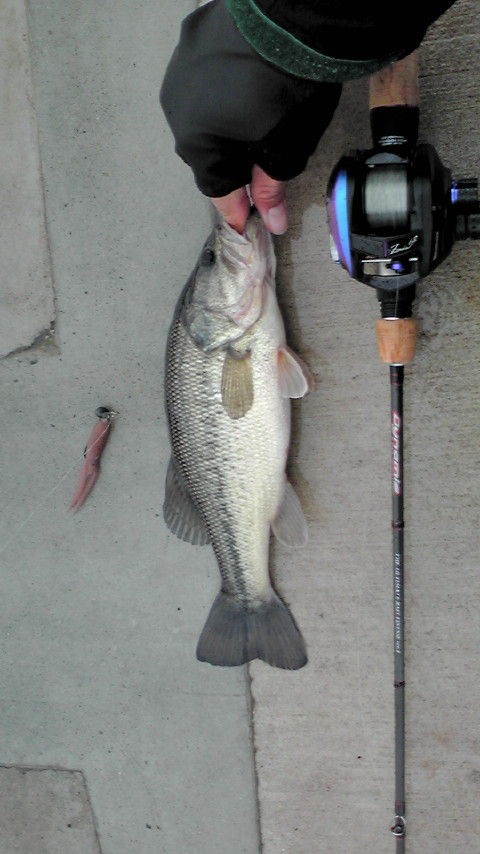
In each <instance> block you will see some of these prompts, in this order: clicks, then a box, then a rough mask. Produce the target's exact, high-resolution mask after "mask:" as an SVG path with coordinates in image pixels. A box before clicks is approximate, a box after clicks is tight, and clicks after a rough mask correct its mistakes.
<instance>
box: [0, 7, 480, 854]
mask: <svg viewBox="0 0 480 854" xmlns="http://www.w3.org/2000/svg"><path fill="white" fill-rule="evenodd" d="M9 3H10V4H13V6H15V8H16V13H15V15H14V16H11V17H10V18H8V20H10V21H13V20H14V21H15V22H16V23H17V24H18V21H19V20H20V19H21V14H22V10H21V7H22V3H21V2H20V0H18V2H17V3H14V0H9ZM13 6H12V8H13ZM193 6H194V3H193V0H188V2H187V0H176V2H173V0H164V2H162V3H161V4H159V3H158V2H153V0H143V2H141V3H127V2H120V3H118V2H116V3H113V2H111V0H107V2H105V3H103V4H98V3H96V2H94V0H84V2H83V3H81V4H78V3H74V2H73V0H46V2H43V3H41V4H36V3H35V4H34V3H32V4H30V6H29V18H28V23H29V34H30V62H31V67H32V72H33V86H34V88H33V98H32V99H31V100H30V103H33V104H34V107H35V109H34V110H33V111H31V112H30V114H29V116H30V118H29V121H30V123H31V122H32V121H36V123H37V125H38V129H39V140H40V154H41V170H42V173H43V192H42V193H41V196H42V197H43V196H44V198H45V202H46V222H47V230H48V243H47V241H46V232H45V233H43V237H42V233H41V231H40V232H38V231H37V234H38V233H40V238H41V239H40V243H39V244H38V242H37V244H36V245H37V248H38V245H40V248H41V251H45V247H48V248H49V251H50V254H49V259H48V269H49V270H50V269H51V271H53V281H54V283H55V297H56V302H55V307H56V318H55V336H54V337H53V338H52V337H48V336H47V337H46V338H45V339H44V340H42V341H41V342H40V343H38V344H37V345H36V346H35V347H33V348H31V349H27V350H25V351H23V352H16V353H14V354H13V355H11V356H10V357H8V358H4V359H3V360H2V361H0V376H1V383H2V392H1V393H2V402H3V405H2V407H1V411H0V423H1V431H2V449H3V461H2V473H3V483H4V488H3V494H2V499H1V503H2V511H3V512H2V518H1V523H0V525H1V528H0V566H1V571H0V596H1V601H2V613H1V623H2V628H1V632H2V639H3V643H2V647H1V652H0V744H1V751H0V828H1V829H2V832H1V834H0V854H17V851H18V852H22V854H43V852H44V851H45V854H57V852H59V854H60V852H61V854H70V852H71V854H73V852H76V851H77V850H78V852H79V854H93V852H95V854H98V850H99V847H100V850H101V852H102V854H130V852H133V851H135V852H139V854H154V852H155V854H158V852H161V854H177V852H179V851H182V852H183V851H185V852H199V854H243V852H245V854H253V853H254V852H258V851H260V850H263V851H264V852H266V854H280V852H287V854H354V852H357V851H368V852H369V854H385V852H388V851H390V850H393V841H392V840H391V839H390V838H389V834H388V830H387V828H388V826H389V823H390V821H391V818H392V802H393V762H392V727H393V721H392V717H393V715H392V702H393V698H392V693H393V689H392V687H391V683H392V667H391V664H392V662H391V658H392V649H391V647H392V643H391V634H392V628H391V577H390V576H391V572H390V534H389V525H390V521H389V518H390V509H389V475H388V453H389V449H388V370H387V369H386V368H385V367H384V366H382V365H381V364H380V363H379V361H378V357H377V353H376V345H375V341H374V334H373V325H374V320H375V318H376V316H377V306H376V300H375V296H374V294H373V293H372V294H370V292H367V289H366V288H362V287H361V286H360V285H356V284H354V283H352V282H349V281H348V280H347V279H346V278H345V276H344V275H342V273H341V271H339V270H337V269H335V268H334V267H333V266H332V264H331V262H330V259H329V253H328V240H327V232H326V224H325V214H324V188H325V184H326V179H327V177H328V174H329V172H330V169H331V167H332V166H333V164H334V162H335V161H336V159H337V157H338V156H339V155H340V154H341V153H343V152H344V151H346V150H348V149H349V148H351V147H355V146H361V145H364V144H367V142H368V127H367V116H366V109H365V108H366V84H365V81H360V82H358V83H356V84H353V85H349V86H347V87H345V92H344V95H343V97H342V102H341V105H340V108H339V110H338V112H337V115H336V117H335V119H334V122H333V124H332V126H331V128H330V129H329V131H328V132H327V135H326V136H325V138H324V140H323V141H322V143H321V145H320V147H319V150H318V152H317V155H316V157H315V158H314V159H313V162H312V163H311V165H310V167H309V170H308V173H307V174H306V175H305V176H302V177H301V178H299V179H297V180H296V181H295V182H292V186H291V191H290V207H291V227H290V229H289V232H288V234H287V235H286V236H285V237H284V238H281V239H279V240H278V241H277V249H278V257H279V292H280V299H281V303H282V306H283V308H284V313H285V316H286V318H287V323H288V326H289V337H290V343H291V344H292V345H293V346H294V347H296V349H297V350H298V351H299V352H300V353H301V354H302V355H303V356H304V358H305V359H306V361H308V363H309V364H310V366H311V368H312V370H313V371H314V372H315V374H316V376H317V378H318V386H317V390H316V391H315V392H314V393H313V394H311V395H310V396H309V397H308V398H307V399H306V400H305V401H303V402H301V403H300V404H298V405H297V406H296V407H295V429H294V441H293V462H292V479H293V481H294V482H295V484H296V486H297V489H298V491H299V494H300V495H301V497H302V500H303V503H304V506H305V509H306V513H307V516H308V519H309V523H310V533H311V538H310V543H309V546H308V547H307V549H306V550H304V551H303V552H302V553H298V554H296V553H294V554H292V553H291V552H287V550H284V549H282V548H280V547H278V546H277V545H276V546H275V547H274V551H273V561H274V567H275V575H276V578H277V582H278V587H279V588H280V590H281V592H282V593H283V594H284V595H285V597H286V599H287V600H288V601H289V602H290V603H291V604H292V608H293V610H294V613H295V615H296V617H297V619H298V622H299V623H300V625H301V627H302V629H303V631H304V633H305V636H306V638H307V642H308V646H309V655H310V663H309V665H308V667H307V668H305V669H304V670H302V671H299V672H298V673H283V672H279V671H276V670H273V669H271V668H268V667H267V666H266V665H263V664H261V663H255V664H254V665H252V666H251V667H250V670H249V673H248V672H246V671H245V670H244V669H238V670H237V669H233V670H228V669H227V670H224V669H215V668H211V667H209V666H208V665H200V664H199V663H198V662H197V661H196V659H195V656H194V650H195V644H196V640H197V637H198V634H199V631H200V629H201V627H202V625H203V622H204V619H205V615H206V613H207V611H208V608H209V606H210V603H211V601H212V599H213V596H214V594H215V591H216V589H217V583H218V582H217V570H216V568H215V566H214V562H213V558H212V554H211V552H210V550H209V549H193V548H192V547H190V546H188V545H186V544H182V543H180V542H179V541H177V540H176V539H175V538H174V537H172V536H171V535H170V534H169V533H168V532H167V531H166V530H165V527H164V525H163V521H162V518H161V510H160V508H161V501H162V494H163V478H164V474H165V470H166V466H167V462H168V456H169V451H168V443H167V434H166V425H165V421H164V417H163V402H162V401H163V392H162V385H163V351H164V345H165V335H166V330H167V328H168V325H169V322H170V317H171V314H172V310H173V306H174V304H175V301H176V298H177V295H178V292H179V289H180V287H181V286H182V284H183V282H184V281H185V279H186V277H187V275H188V273H189V272H190V269H191V266H192V264H193V261H194V259H195V257H196V254H197V251H198V248H199V246H200V245H201V243H202V242H203V239H204V237H205V235H206V233H207V231H208V227H209V216H208V211H207V207H206V205H205V203H204V201H203V199H202V198H201V197H200V196H199V194H198V193H196V192H195V190H194V188H193V185H192V182H191V179H190V176H189V174H188V170H187V169H186V168H185V167H184V166H183V165H182V164H181V162H180V161H179V160H178V158H176V157H175V155H174V154H173V150H172V141H171V138H170V133H169V131H168V128H167V127H166V125H165V123H164V121H163V118H162V116H161V113H160V110H159V108H158V88H159V82H160V80H161V78H162V74H163V70H164V67H165V63H166V61H167V59H168V56H169V54H170V52H171V48H172V45H173V44H174V42H175V40H176V38H177V33H178V25H179V22H180V20H181V18H182V17H183V16H184V15H185V14H187V12H189V11H190V10H191V8H193ZM478 24H479V15H478V4H476V3H475V0H460V2H459V3H458V4H457V5H456V6H455V7H454V9H452V10H451V11H450V12H449V13H448V14H447V15H446V16H445V17H444V19H443V20H442V21H441V22H440V23H439V24H437V26H436V27H435V28H434V30H433V31H432V32H431V34H430V35H429V38H428V40H427V42H426V44H425V46H424V49H423V52H422V53H423V66H422V96H423V106H422V137H423V138H424V139H428V140H429V141H431V142H433V143H434V144H435V145H436V146H437V147H438V150H439V152H440V154H441V156H442V158H443V159H444V160H445V162H446V163H447V165H449V166H450V167H451V168H452V169H453V170H454V172H455V173H456V174H466V173H473V174H475V173H478V171H479V167H478V163H479V149H480V145H479V137H478V127H480V97H479V95H480V91H479V89H480V87H479V83H478V78H477V75H475V74H474V73H473V72H472V57H473V56H474V54H475V52H476V51H478V40H479V35H478V33H479V27H478ZM20 30H21V27H20ZM16 32H17V34H18V26H17V30H16ZM22 56H23V58H25V53H23V54H22ZM22 61H23V60H22ZM25 67H26V66H25ZM25 79H26V80H27V87H28V85H30V84H29V83H28V75H27V77H26V78H25ZM18 103H23V104H25V101H23V102H22V100H21V98H20V101H19V102H18ZM16 109H17V108H16V107H15V108H14V111H16ZM30 126H32V125H30ZM30 143H31V145H30V158H31V160H30V162H31V163H32V164H33V166H32V169H31V179H32V180H31V186H32V187H34V188H35V187H36V188H37V191H38V188H39V186H40V190H42V185H41V184H40V185H39V176H40V174H41V173H40V171H39V170H40V161H39V160H38V150H37V154H36V155H35V138H34V135H33V136H32V137H30ZM35 156H36V157H37V161H35ZM35 162H37V167H35ZM35 170H36V171H35ZM12 198H13V199H15V198H16V196H15V193H13V195H12ZM39 198H40V197H39V196H38V192H37V196H36V199H37V201H36V203H35V205H32V204H31V203H30V202H28V204H27V212H28V210H31V211H32V223H33V225H35V224H37V226H38V223H39V222H40V223H41V221H42V216H43V213H42V209H41V204H40V207H39ZM16 200H17V203H18V201H19V199H18V198H17V199H16ZM10 209H11V208H9V210H10ZM12 215H13V214H12ZM24 216H25V210H24V211H23V212H22V213H21V214H19V217H20V219H22V217H24ZM26 221H27V223H28V217H27V219H26ZM2 227H3V224H2ZM42 247H43V249H42ZM29 251H30V250H29ZM35 251H36V250H35V247H33V248H32V249H31V254H32V257H33V258H35V257H37V258H38V254H37V256H35ZM479 251H480V247H479V246H478V244H477V245H475V244H471V245H469V246H456V247H455V248H454V251H453V253H452V256H451V258H450V259H449V260H448V261H447V262H445V264H444V265H443V266H442V268H441V270H439V271H438V272H437V273H436V274H435V275H433V276H432V277H431V278H430V279H429V280H427V281H426V282H425V283H424V284H423V286H422V288H421V293H420V296H419V299H418V306H417V313H418V314H419V316H420V317H421V318H422V321H423V333H422V336H421V339H420V346H419V350H418V354H417V357H416V359H415V362H414V363H413V364H412V366H411V367H410V368H409V369H408V371H407V380H406V401H405V402H406V408H407V436H406V479H407V496H406V516H407V525H408V529H407V530H408V536H407V561H408V563H407V579H406V583H407V644H408V655H407V658H408V661H407V664H408V677H407V678H408V691H407V714H408V720H407V733H408V752H407V768H408V772H407V790H408V822H409V825H408V827H409V842H408V851H409V852H412V854H439V852H447V851H448V852H449V854H460V852H463V851H464V850H466V851H471V852H475V851H477V850H480V849H479V846H478V830H479V824H478V814H477V810H478V801H479V794H480V792H479V789H480V755H479V748H478V707H479V701H480V694H479V679H478V663H477V662H478V638H479V620H478V614H479V612H480V601H479V600H480V594H479V585H478V547H479V537H478V497H479V489H478V471H479V465H478V464H479V451H478V448H479V438H480V436H479V433H480V430H479V419H478V414H477V401H478V388H479V381H478V380H479V368H478V357H479V351H480V344H479V340H480V336H479V333H480V328H479V327H480V297H479V294H480V274H479V269H480V263H479ZM42 257H44V256H42ZM17 259H18V253H17V252H16V251H15V252H12V253H11V254H10V255H5V256H3V257H2V261H1V262H0V263H1V265H2V269H1V273H2V279H5V276H7V277H10V275H11V274H12V276H17V281H20V280H21V279H22V276H23V274H22V273H21V269H22V268H21V265H20V266H19V265H18V264H16V261H17ZM23 263H24V259H22V264H23ZM45 269H46V267H45V265H44V264H43V266H42V265H40V267H38V270H37V273H36V274H35V275H34V276H33V278H32V280H31V292H32V293H33V292H34V291H35V289H37V292H38V290H39V289H41V288H42V287H44V286H45V281H47V282H48V288H49V289H50V291H51V282H52V278H51V277H50V279H47V280H45V279H44V278H43V274H44V272H45ZM19 270H20V273H19ZM23 278H24V277H23ZM12 280H13V279H12ZM28 290H29V289H28V288H27V291H28ZM20 303H21V304H23V300H21V301H20ZM32 305H33V303H32ZM31 313H32V315H36V311H32V312H31ZM27 314H28V312H27ZM47 314H48V312H47ZM14 324H15V317H13V320H12V325H14ZM42 324H43V325H42V328H45V325H44V324H45V321H44V320H42ZM18 328H21V327H18ZM28 334H30V333H28ZM20 338H21V345H18V344H15V345H14V348H12V349H16V348H17V347H18V346H25V345H26V344H28V343H30V342H29V340H27V338H28V335H26V334H25V333H24V332H23V330H22V329H21V335H20ZM101 403H106V404H109V405H112V406H114V407H115V408H116V409H118V410H119V412H120V415H119V418H118V421H117V423H116V424H115V427H114V432H113V434H112V437H111V440H110V443H109V446H108V448H107V450H106V452H105V455H104V462H103V470H102V475H101V478H100V480H99V482H98V484H97V486H96V488H95V491H94V493H93V494H92V496H91V498H90V499H89V501H88V503H87V504H86V505H85V507H84V509H82V511H80V512H79V513H78V514H76V515H74V516H72V515H71V514H69V513H68V512H67V510H66V508H67V506H68V502H69V500H70V497H71V494H72V490H73V486H74V483H75V479H76V474H77V471H78V468H79V466H80V465H81V461H82V450H83V446H84V443H85V440H86V438H87V436H88V432H89V430H90V428H91V426H92V423H93V420H94V418H93V411H94V409H95V407H96V406H98V405H99V404H101ZM250 678H251V679H252V685H251V686H250ZM252 698H253V702H252ZM252 726H253V730H252ZM252 735H253V738H252ZM254 751H255V752H254ZM25 769H31V771H30V770H29V771H28V772H27V771H26V770H25ZM42 774H43V775H44V776H43V777H42ZM39 815H41V816H42V817H43V821H44V824H43V825H42V826H41V832H40V831H39V825H38V822H37V817H38V816H39ZM79 816H80V817H81V819H82V820H81V822H79ZM72 817H73V820H72ZM259 819H260V822H259ZM20 823H21V825H22V829H21V830H20V829H19V831H18V833H16V832H15V827H20ZM69 824H70V825H72V827H69V826H68V825H69ZM259 831H261V838H260V835H259ZM42 834H43V837H44V839H43V840H42V839H40V837H41V836H42ZM74 834H76V835H75V836H74ZM39 839H40V841H39ZM12 840H13V841H12ZM45 840H47V841H46V842H45ZM41 845H43V846H44V847H43V848H42V847H41ZM75 846H77V847H75ZM82 846H83V847H82Z"/></svg>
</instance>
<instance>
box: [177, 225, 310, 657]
mask: <svg viewBox="0 0 480 854" xmlns="http://www.w3.org/2000/svg"><path fill="white" fill-rule="evenodd" d="M250 223H251V225H250V227H248V224H247V233H246V237H245V238H244V240H243V243H242V242H241V241H240V246H238V245H237V244H238V242H239V240H240V238H238V236H235V235H232V233H231V230H227V232H225V227H223V228H218V229H217V230H216V231H215V232H214V234H213V236H212V237H211V238H210V240H209V241H207V244H206V247H205V248H204V253H203V256H202V257H204V258H205V259H206V260H205V263H204V264H202V258H201V259H200V261H199V265H197V268H196V270H195V271H194V273H193V274H192V276H191V277H190V280H189V282H188V283H187V285H186V287H185V289H184V291H183V294H182V296H181V297H180V300H179V302H178V304H177V308H176V311H175V315H174V318H173V321H172V324H171V327H170V332H169V336H168V341H167V352H166V371H165V392H166V410H167V418H168V423H169V429H170V437H171V444H172V464H171V466H172V468H169V473H168V474H167V489H166V499H165V504H164V516H165V520H166V522H167V524H169V526H170V527H171V529H172V530H173V531H174V532H175V533H176V534H177V535H178V536H180V537H182V538H183V539H187V540H189V541H190V542H195V543H199V542H201V543H205V542H208V541H210V542H211V544H212V547H213V550H214V553H215V557H216V559H217V563H218V567H219V570H220V575H221V591H220V593H219V595H218V596H217V599H216V600H215V602H214V604H213V606H212V609H211V612H210V615H209V617H208V619H207V623H206V625H205V628H204V630H203V632H202V635H201V637H200V641H199V645H198V647H197V656H198V658H199V659H200V660H202V661H209V662H210V663H212V664H220V665H225V666H231V665H237V664H241V663H244V662H245V661H248V660H251V659H252V658H255V657H259V658H263V659H264V660H265V661H267V662H268V663H270V664H272V665H274V666H278V667H283V668H288V669H296V668H298V667H301V666H303V664H305V662H306V655H305V649H304V642H303V638H302V636H301V634H300V632H299V630H298V628H297V626H296V624H295V621H294V619H293V617H292V615H291V613H290V611H289V610H288V608H287V607H286V606H285V605H284V603H283V602H282V601H281V600H280V599H279V598H278V596H277V595H276V593H275V592H274V590H273V588H272V585H271V579H270V573H269V563H268V562H269V540H270V529H271V526H272V525H273V526H274V530H275V519H276V518H277V517H280V518H283V519H284V522H283V523H279V525H278V531H277V530H276V533H277V535H279V536H281V530H280V529H282V530H283V531H284V532H285V531H286V532H287V533H285V537H287V536H290V535H289V534H288V530H290V529H292V524H293V527H295V525H296V524H297V523H298V520H299V519H300V517H301V521H300V527H302V526H303V525H304V520H303V516H301V511H300V509H299V505H298V500H297V499H296V498H295V500H294V501H293V504H292V495H291V492H290V491H289V490H288V488H287V487H288V484H287V481H286V477H285V466H286V459H287V453H288V445H289V437H290V401H289V400H288V397H287V396H286V394H285V390H284V389H283V390H282V387H281V381H280V374H279V366H282V365H283V369H284V370H285V371H286V372H287V373H288V372H289V371H290V383H293V385H295V384H297V385H300V387H301V389H302V390H301V391H300V392H299V393H296V392H295V391H294V392H292V393H290V392H289V394H290V396H301V394H303V393H305V391H306V390H307V383H306V379H305V377H306V376H307V369H306V368H305V367H304V366H302V367H300V366H299V361H300V360H298V357H294V355H293V354H290V355H289V354H288V350H287V348H286V344H285V332H284V326H283V320H282V317H281V314H280V311H279V308H278V304H277V301H276V296H275V290H274V257H273V248H272V245H271V239H270V237H269V236H267V235H266V233H265V231H264V229H263V226H262V225H261V223H260V221H259V219H258V218H255V219H253V220H252V219H251V220H250ZM248 228H249V232H248ZM225 245H226V248H225ZM212 247H213V248H212ZM240 252H243V253H244V254H246V256H247V258H248V263H247V262H245V263H244V261H243V260H242V257H240V260H239V258H238V257H237V255H240ZM205 253H207V254H206V255H205ZM208 253H210V254H208ZM212 258H213V260H212ZM222 301H223V302H222ZM232 318H235V322H233V321H232ZM242 324H243V326H242ZM227 367H229V368H230V375H229V376H230V380H231V378H232V377H233V381H232V382H231V387H232V388H233V390H234V391H233V393H232V395H233V397H232V400H229V396H230V394H231V392H230V391H229V389H230V385H229V384H228V382H227V383H226V382H225V370H226V368H227ZM238 377H240V386H242V388H243V386H244V387H245V388H247V393H246V394H240V396H239V398H238V400H237V399H235V389H236V387H237V385H238V383H237V379H238ZM304 386H305V388H304ZM250 387H251V390H252V394H250ZM286 498H288V499H289V501H286V500H285V499H286ZM284 506H285V507H286V508H287V509H286V510H285V511H283V510H282V508H283V507H284ZM292 507H293V517H292V513H291V511H292ZM295 513H296V514H297V516H296V518H295ZM292 518H293V523H292ZM285 521H289V522H290V526H289V525H288V524H285ZM302 530H303V528H302ZM302 536H303V534H302ZM282 541H283V540H282Z"/></svg>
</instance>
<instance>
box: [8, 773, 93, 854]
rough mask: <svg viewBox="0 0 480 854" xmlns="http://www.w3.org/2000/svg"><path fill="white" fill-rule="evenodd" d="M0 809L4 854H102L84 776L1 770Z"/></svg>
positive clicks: (78, 774)
mask: <svg viewBox="0 0 480 854" xmlns="http://www.w3.org/2000/svg"><path fill="white" fill-rule="evenodd" d="M0 804H1V808H0V839H1V841H0V847H1V850H2V851H3V852H4V854H7V852H8V854H65V852H66V851H68V854H100V846H99V843H98V836H97V832H96V828H95V819H94V816H93V813H92V808H91V805H90V802H89V799H88V791H87V787H86V785H85V780H84V777H83V775H82V773H81V772H80V771H68V770H65V769H59V768H0Z"/></svg>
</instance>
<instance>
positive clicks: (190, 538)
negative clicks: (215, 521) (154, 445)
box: [163, 457, 210, 546]
mask: <svg viewBox="0 0 480 854" xmlns="http://www.w3.org/2000/svg"><path fill="white" fill-rule="evenodd" d="M163 518H164V519H165V524H166V525H167V528H168V529H169V530H170V531H171V532H172V534H175V536H177V537H178V538H179V539H180V540H184V542H186V543H192V545H194V546H204V545H206V544H207V543H209V542H210V536H209V533H208V531H207V529H206V527H205V523H204V521H203V518H202V516H201V515H200V512H199V510H197V508H196V506H195V504H194V503H193V500H192V497H191V495H190V493H189V491H188V487H187V484H186V483H185V480H184V478H183V477H182V475H181V473H180V472H179V470H178V466H177V464H176V462H175V459H174V457H171V458H170V463H169V465H168V469H167V477H166V480H165V501H164V503H163Z"/></svg>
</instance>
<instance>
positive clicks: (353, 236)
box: [327, 144, 480, 317]
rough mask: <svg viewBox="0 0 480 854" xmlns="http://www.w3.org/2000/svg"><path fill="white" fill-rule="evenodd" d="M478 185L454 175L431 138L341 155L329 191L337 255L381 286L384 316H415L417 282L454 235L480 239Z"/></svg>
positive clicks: (354, 275)
mask: <svg viewBox="0 0 480 854" xmlns="http://www.w3.org/2000/svg"><path fill="white" fill-rule="evenodd" d="M477 184H478V182H477V180H476V179H475V178H466V179H461V180H457V181H456V180H452V176H451V173H450V170H449V169H447V168H446V167H445V166H444V165H443V164H442V162H441V160H440V158H439V156H438V154H437V152H436V151H435V149H434V147H433V146H432V145H427V144H421V145H418V146H417V147H415V148H413V149H410V150H409V149H406V148H405V147H401V146H398V147H397V149H396V148H395V147H394V146H392V147H390V148H387V149H385V148H380V147H378V148H374V149H370V150H367V151H365V150H362V151H356V152H353V153H352V154H350V155H349V156H346V157H342V158H341V159H340V160H339V162H338V163H337V165H336V167H335V169H334V170H333V172H332V174H331V176H330V181H329V184H328V190H327V196H328V199H327V214H328V221H329V226H330V235H331V253H332V258H333V260H334V261H337V262H338V263H340V264H341V265H342V267H344V268H345V269H346V270H347V271H348V273H349V274H350V276H351V277H352V278H354V279H357V280H358V281H360V282H363V283H364V284H366V285H370V286H371V287H373V288H376V289H377V295H378V298H379V300H380V302H381V304H382V316H383V317H386V316H389V317H391V316H396V317H408V316H410V314H411V305H412V302H413V299H414V297H415V284H416V283H417V282H418V281H419V280H420V279H422V278H424V277H425V276H427V275H428V274H429V273H430V272H431V271H432V270H434V269H435V267H437V266H438V264H440V263H441V261H443V260H444V258H446V257H447V255H448V254H449V252H450V250H451V248H452V246H453V243H454V241H455V240H462V239H465V238H466V237H476V238H480V203H479V201H478V195H477ZM392 311H393V312H394V314H393V315H392ZM399 312H400V313H399Z"/></svg>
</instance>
